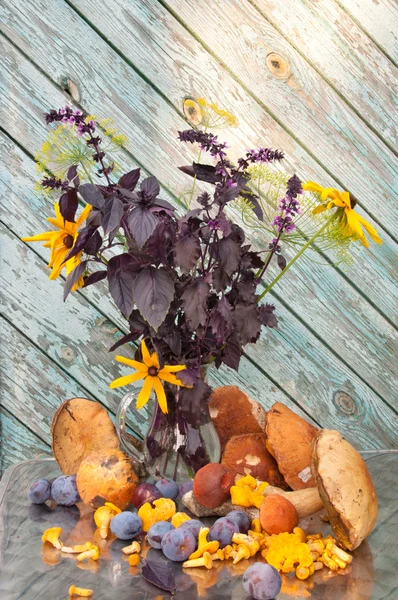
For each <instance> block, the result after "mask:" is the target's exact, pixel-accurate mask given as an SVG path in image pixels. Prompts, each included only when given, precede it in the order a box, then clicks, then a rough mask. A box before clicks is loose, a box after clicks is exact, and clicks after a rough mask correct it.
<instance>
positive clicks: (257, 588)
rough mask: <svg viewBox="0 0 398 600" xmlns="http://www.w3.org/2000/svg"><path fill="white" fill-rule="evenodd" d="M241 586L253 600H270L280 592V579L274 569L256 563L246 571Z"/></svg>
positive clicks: (264, 564)
mask: <svg viewBox="0 0 398 600" xmlns="http://www.w3.org/2000/svg"><path fill="white" fill-rule="evenodd" d="M242 584H243V587H244V589H245V591H246V592H247V593H248V594H250V595H251V596H252V598H254V599H255V600H272V599H273V598H275V596H277V595H278V594H279V592H280V589H281V586H282V579H281V576H280V574H279V573H278V571H277V570H276V569H275V567H271V565H267V564H266V563H260V562H256V563H254V564H253V565H250V567H249V568H248V569H246V571H245V573H244V575H243V580H242Z"/></svg>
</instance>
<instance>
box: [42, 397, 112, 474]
mask: <svg viewBox="0 0 398 600" xmlns="http://www.w3.org/2000/svg"><path fill="white" fill-rule="evenodd" d="M51 435H52V451H53V454H54V457H55V460H56V461H57V463H58V464H59V466H60V468H61V471H62V473H63V474H64V475H74V474H75V473H77V470H78V468H79V466H80V463H81V462H82V460H83V459H84V458H85V457H86V456H87V455H88V454H90V452H92V451H95V450H101V449H102V448H119V440H118V437H117V434H116V430H115V426H114V425H113V423H112V421H111V419H110V417H109V415H108V413H107V411H106V410H105V408H103V407H102V406H101V404H99V403H98V402H94V401H93V400H87V399H86V398H72V399H70V400H65V402H63V403H62V404H61V406H60V407H59V408H58V409H57V411H56V412H55V414H54V417H53V420H52V423H51Z"/></svg>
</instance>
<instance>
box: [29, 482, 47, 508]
mask: <svg viewBox="0 0 398 600" xmlns="http://www.w3.org/2000/svg"><path fill="white" fill-rule="evenodd" d="M50 498H51V483H50V482H49V481H48V479H38V480H37V481H35V482H34V483H32V485H31V486H30V488H29V489H28V499H29V500H30V501H31V502H33V504H44V502H46V500H49V499H50Z"/></svg>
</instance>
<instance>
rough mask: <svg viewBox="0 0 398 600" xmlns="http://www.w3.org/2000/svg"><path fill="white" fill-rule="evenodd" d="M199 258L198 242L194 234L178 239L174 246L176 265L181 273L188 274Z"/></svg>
mask: <svg viewBox="0 0 398 600" xmlns="http://www.w3.org/2000/svg"><path fill="white" fill-rule="evenodd" d="M199 256H200V241H199V238H198V236H197V235H196V234H194V233H192V234H191V233H188V234H187V235H184V236H183V237H180V238H179V239H178V240H177V241H176V243H175V245H174V258H175V262H176V265H177V266H178V267H180V269H181V271H182V272H183V273H189V271H190V270H191V269H193V267H194V266H195V265H196V263H197V261H198V259H199Z"/></svg>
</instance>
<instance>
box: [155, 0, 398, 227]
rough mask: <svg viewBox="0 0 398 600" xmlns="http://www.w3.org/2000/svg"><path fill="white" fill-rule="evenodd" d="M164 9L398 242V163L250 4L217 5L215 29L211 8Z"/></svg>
mask: <svg viewBox="0 0 398 600" xmlns="http://www.w3.org/2000/svg"><path fill="white" fill-rule="evenodd" d="M162 3H163V4H167V6H169V7H170V8H171V9H172V10H173V13H174V14H175V15H178V17H179V18H180V19H181V21H182V22H184V23H185V24H186V25H187V27H189V29H190V30H191V31H193V32H195V35H196V36H197V37H198V39H200V40H201V42H202V43H203V44H205V45H206V48H207V49H211V51H212V53H214V55H216V56H217V57H218V60H219V61H220V62H221V63H222V64H223V65H225V66H226V67H227V68H228V69H229V70H230V72H231V73H233V74H234V76H235V77H236V78H237V79H238V80H239V81H240V82H241V83H242V84H243V85H244V86H245V87H246V89H248V90H250V92H251V94H252V96H253V97H254V98H256V99H257V101H258V102H260V103H261V104H262V105H263V106H264V109H266V110H269V112H270V113H271V114H272V115H273V116H274V118H275V119H277V120H278V122H280V123H282V124H283V126H284V128H285V129H287V130H288V131H290V132H292V134H293V135H294V136H295V137H296V139H298V140H300V142H301V143H302V144H303V145H304V146H305V147H306V148H307V149H308V151H309V152H310V153H311V154H312V155H313V156H315V157H316V158H317V160H318V161H319V162H320V163H321V164H322V165H324V166H325V167H326V168H327V169H328V170H329V172H331V173H332V174H333V175H334V176H335V178H336V179H337V180H338V181H339V182H340V183H341V185H343V186H344V187H345V189H348V190H349V191H351V192H352V193H353V194H354V195H355V196H356V197H357V198H358V199H359V201H360V203H361V205H362V206H366V208H367V210H368V211H369V212H370V213H371V214H372V215H374V216H376V215H377V218H378V219H379V221H381V223H382V224H383V227H385V228H386V229H387V230H388V231H390V232H391V233H392V234H393V235H394V236H395V238H397V236H398V227H397V220H396V216H397V215H398V203H397V202H396V200H394V199H396V198H397V194H398V162H397V160H396V156H395V155H394V154H393V153H392V152H391V151H390V150H389V149H388V148H386V146H385V145H384V144H383V143H382V142H381V140H380V139H379V138H378V137H377V136H376V135H375V134H374V133H373V132H372V131H370V130H369V129H367V128H366V127H365V125H364V124H363V122H362V121H361V120H360V119H359V118H358V117H357V116H356V114H355V113H354V112H353V111H352V110H351V109H350V108H349V107H348V106H347V105H346V104H345V103H344V102H343V100H342V99H341V98H340V96H338V95H337V94H336V92H335V91H334V90H333V89H332V88H331V87H330V86H329V85H327V83H326V82H325V81H324V80H323V79H322V78H321V77H320V75H319V74H318V73H317V72H316V71H315V70H314V69H313V68H312V67H311V65H309V64H308V63H307V62H306V60H304V58H303V57H302V56H301V55H300V54H299V53H298V52H297V51H296V50H295V49H294V48H293V47H292V46H291V45H290V44H289V42H288V41H287V40H286V39H285V38H283V37H282V36H281V35H280V34H279V32H278V31H277V30H276V29H275V28H274V27H273V26H272V25H271V24H270V23H269V22H267V21H266V20H265V19H263V18H262V17H261V15H259V13H258V11H257V10H256V9H255V8H254V7H253V5H252V4H251V3H250V2H249V0H239V1H236V0H220V1H219V2H214V3H213V4H212V24H211V27H209V19H208V10H207V9H208V4H207V2H206V0H198V2H196V3H195V10H192V4H191V3H190V2H189V0H171V1H169V2H167V3H165V2H162ZM227 13H228V19H226V18H225V15H226V14H227ZM242 23H244V27H243V26H242ZM272 52H275V53H277V54H278V55H280V56H281V57H282V59H284V60H285V64H283V63H282V61H281V60H280V61H279V62H278V65H280V66H281V68H280V69H279V68H277V69H276V71H277V72H274V73H271V72H270V70H269V69H267V67H266V61H267V56H269V55H270V53H272ZM269 68H271V70H272V65H271V66H270V67H269ZM375 189H377V190H378V194H377V195H375V194H374V190H375ZM381 199H383V200H382V201H381Z"/></svg>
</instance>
